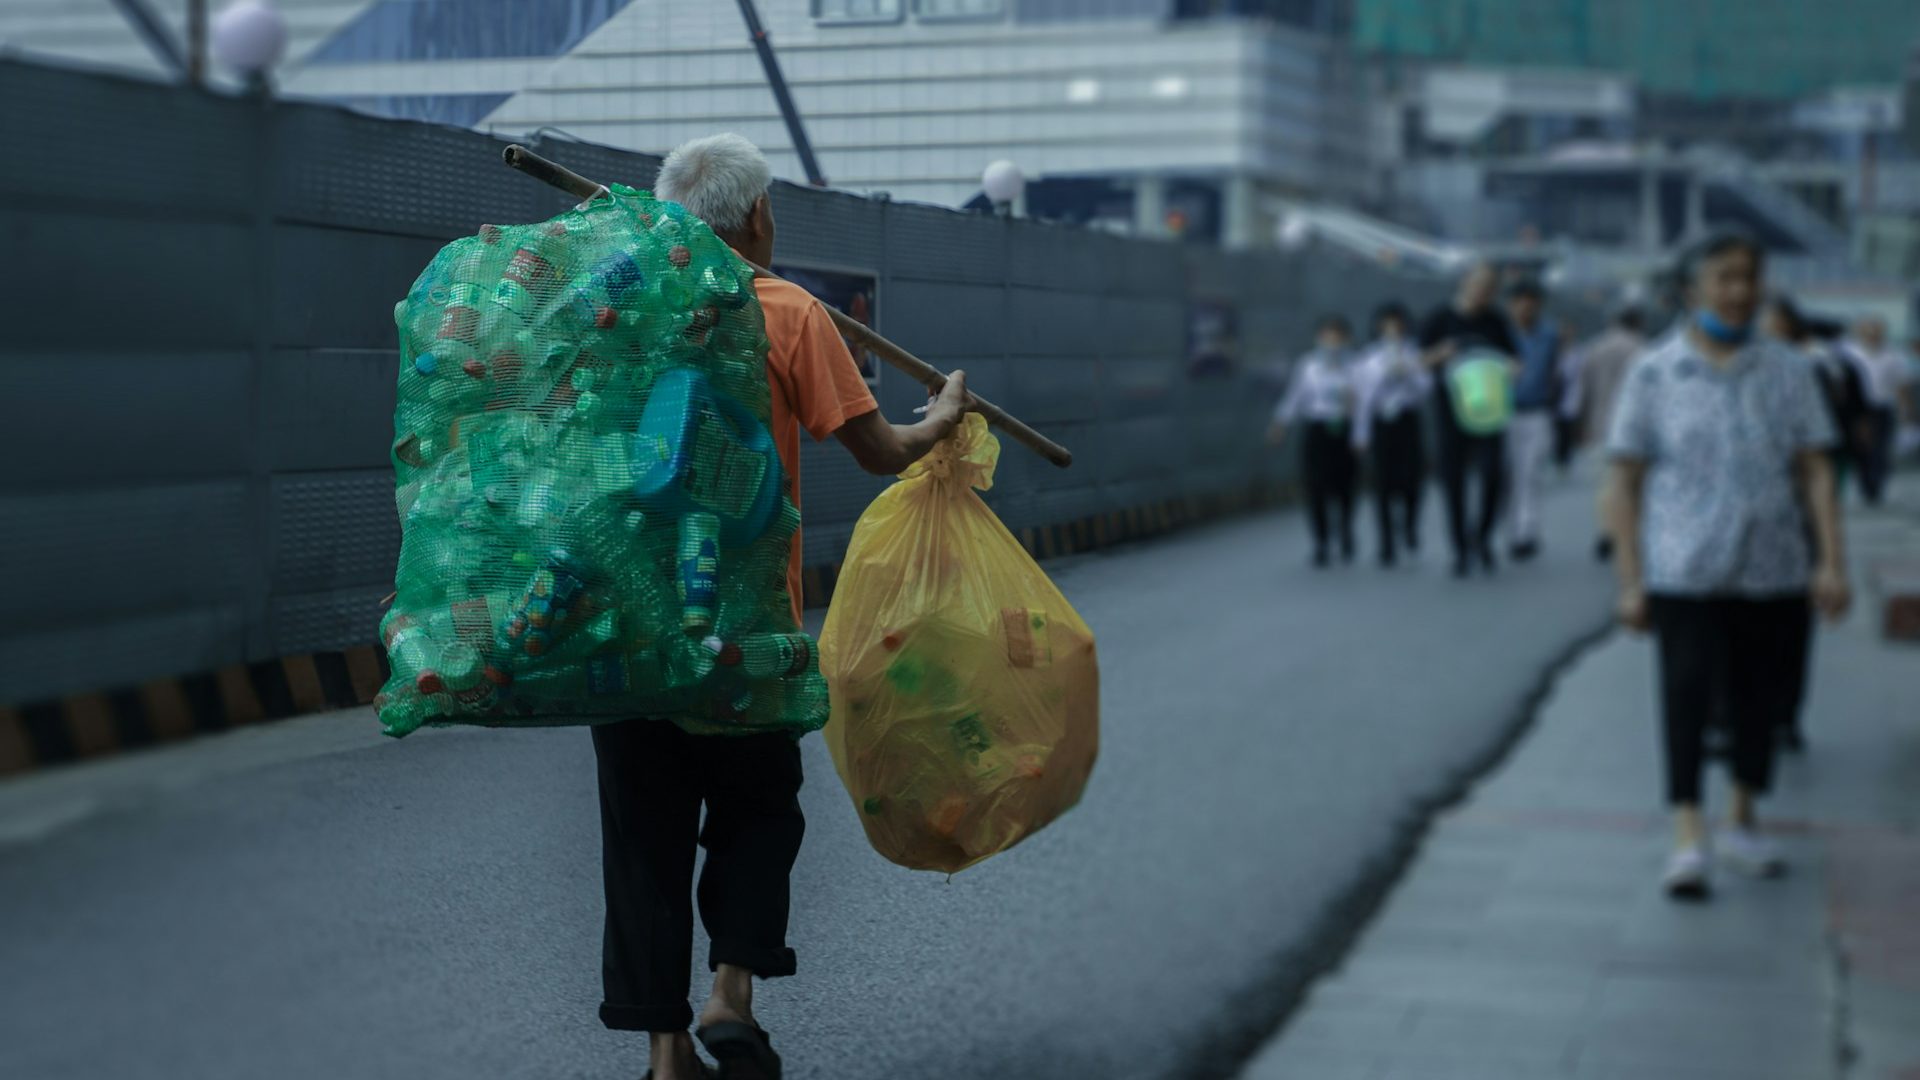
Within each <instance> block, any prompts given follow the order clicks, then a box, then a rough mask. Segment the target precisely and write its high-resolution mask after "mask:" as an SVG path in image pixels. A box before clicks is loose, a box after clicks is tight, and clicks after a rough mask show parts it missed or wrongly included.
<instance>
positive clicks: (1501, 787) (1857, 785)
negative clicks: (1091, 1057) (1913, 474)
mask: <svg viewBox="0 0 1920 1080" xmlns="http://www.w3.org/2000/svg"><path fill="white" fill-rule="evenodd" d="M1916 489H1920V484H1916V483H1915V482H1914V481H1913V480H1912V478H1910V477H1909V478H1908V479H1907V482H1906V485H1905V490H1904V491H1903V492H1901V493H1900V494H1901V495H1902V496H1903V497H1904V501H1903V505H1901V506H1898V507H1895V508H1892V509H1889V510H1884V511H1880V512H1876V513H1855V514H1853V515H1852V518H1851V520H1850V522H1849V526H1850V533H1849V537H1850V542H1851V544H1852V546H1853V552H1854V565H1855V570H1856V574H1855V576H1856V582H1857V583H1858V584H1859V585H1860V593H1859V604H1858V607H1857V608H1856V611H1855V613H1854V614H1853V615H1852V616H1851V617H1850V618H1849V619H1848V620H1847V621H1846V622H1845V623H1844V624H1842V625H1840V626H1838V627H1834V628H1830V629H1825V630H1823V631H1822V633H1821V635H1820V644H1819V656H1818V659H1817V661H1816V665H1815V673H1814V684H1813V689H1812V695H1811V700H1810V703H1809V708H1808V713H1807V718H1806V726H1807V730H1808V737H1809V740H1810V742H1811V750H1810V752H1809V753H1808V754H1807V755H1806V756H1805V757H1803V758H1793V757H1787V758H1783V761H1782V768H1781V770H1780V773H1781V774H1780V782H1779V784H1778V788H1777V791H1776V794H1775V795H1774V797H1773V798H1771V799H1770V800H1768V802H1767V803H1766V804H1765V805H1764V806H1763V809H1762V813H1763V814H1764V815H1768V818H1767V820H1770V821H1771V822H1772V823H1773V825H1774V826H1775V827H1776V828H1777V829H1778V830H1779V832H1780V834H1781V835H1782V838H1783V843H1784V845H1785V847H1786V849H1787V853H1788V855H1789V857H1790V858H1791V859H1792V861H1793V873H1792V874H1791V875H1790V876H1789V877H1787V878H1786V879H1784V880H1780V881H1752V880H1746V879H1742V878H1738V877H1736V876H1734V875H1731V874H1728V873H1724V872H1723V873H1719V874H1716V877H1715V885H1716V887H1717V888H1716V892H1715V896H1714V899H1713V900H1712V902H1710V903H1708V904H1704V905H1682V904H1676V903H1674V902H1672V901H1669V900H1668V899H1666V898H1665V896H1664V895H1663V894H1662V893H1661V891H1660V889H1659V887H1658V877H1659V874H1660V871H1661V867H1662V863H1663V861H1664V857H1665V855H1666V853H1667V850H1668V844H1669V842H1670V840H1669V838H1670V829H1669V826H1668V823H1667V820H1666V817H1665V815H1664V814H1663V813H1662V812H1661V806H1660V802H1661V786H1660V771H1659V770H1660V767H1661V765H1660V756H1659V746H1658V741H1657V721H1656V716H1657V714H1656V712H1655V711H1654V693H1653V677H1654V676H1653V656H1652V649H1651V647H1650V645H1649V644H1648V643H1647V642H1646V641H1645V640H1644V639H1639V638H1633V637H1628V636H1625V635H1616V636H1614V637H1611V638H1609V639H1608V640H1607V641H1606V642H1605V643H1603V644H1601V645H1599V646H1597V647H1596V648H1594V649H1593V650H1591V651H1589V652H1588V653H1587V654H1586V655H1585V656H1583V657H1582V658H1581V659H1580V660H1579V661H1577V662H1576V663H1575V664H1574V665H1573V666H1572V667H1571V668H1570V669H1569V670H1568V671H1567V672H1565V673H1564V674H1563V676H1562V677H1561V679H1560V680H1559V681H1558V683H1557V685H1556V687H1555V690H1554V692H1553V693H1552V695H1551V696H1550V697H1549V698H1548V699H1547V701H1546V702H1545V703H1544V704H1543V706H1542V712H1541V714H1540V716H1539V719H1538V725H1537V727H1536V728H1535V729H1534V730H1533V732H1532V733H1530V734H1529V735H1528V736H1527V738H1526V739H1525V741H1524V742H1523V743H1522V744H1521V745H1520V747H1519V748H1518V749H1517V750H1516V751H1515V753H1514V754H1513V756H1512V757H1511V758H1509V759H1508V760H1507V761H1506V762H1505V763H1503V764H1502V765H1501V766H1500V767H1499V768H1498V769H1497V770H1495V772H1494V773H1493V774H1492V775H1490V776H1489V777H1488V778H1487V779H1486V780H1485V781H1484V782H1483V783H1482V784H1481V785H1480V786H1479V787H1478V788H1476V789H1475V791H1474V792H1473V793H1472V795H1471V796H1470V797H1469V798H1468V799H1467V801H1466V802H1465V803H1463V804H1462V805H1461V806H1459V807H1457V808H1455V809H1454V810H1452V811H1450V812H1448V813H1447V814H1445V815H1443V816H1442V817H1441V818H1440V819H1438V820H1437V821H1436V822H1435V823H1434V827H1433V830H1432V832H1431V833H1430V834H1429V835H1428V837H1427V839H1426V841H1425V843H1424V845H1423V847H1422V849H1421V852H1420V854H1419V856H1418V857H1417V859H1416V861H1415V863H1414V864H1413V865H1412V866H1411V867H1410V868H1409V870H1408V873H1407V875H1406V876H1405V877H1404V878H1403V879H1402V880H1401V882H1400V883H1399V884H1398V886H1397V887H1396V888H1395V890H1394V892H1393V894H1392V895H1391V897H1390V899H1389V900H1388V901H1387V903H1386V904H1385V905H1384V906H1383V908H1382V909H1381V911H1380V912H1379V913H1377V915H1376V916H1375V917H1374V920H1373V922H1372V923H1371V924H1370V926H1369V927H1368V928H1367V930H1366V931H1365V932H1364V933H1363V935H1362V936H1361V937H1360V939H1359V940H1358V941H1357V943H1356V944H1355V946H1354V948H1353V950H1352V951H1351V952H1350V953H1349V954H1348V956H1347V958H1346V960H1345V962H1344V963H1343V965H1342V966H1341V967H1340V968H1339V969H1338V970H1336V971H1335V972H1333V973H1331V974H1329V975H1328V976H1326V977H1325V978H1323V979H1322V980H1321V982H1320V983H1319V984H1318V985H1316V987H1315V988H1314V989H1313V991H1312V992H1311V993H1310V995H1309V997H1308V998H1307V1000H1306V1001H1304V1002H1303V1003H1302V1004H1301V1006H1300V1008H1299V1009H1298V1010H1297V1011H1296V1012H1295V1013H1294V1015H1293V1017H1292V1018H1291V1020H1290V1021H1289V1022H1288V1023H1287V1025H1286V1026H1285V1027H1284V1028H1283V1029H1282V1030H1281V1032H1280V1033H1279V1034H1278V1035H1277V1036H1276V1037H1275V1039H1274V1040H1273V1041H1272V1042H1271V1043H1269V1045H1268V1046H1267V1048H1266V1049H1265V1050H1263V1051H1262V1053H1261V1054H1260V1055H1259V1056H1258V1057H1257V1058H1255V1060H1254V1061H1253V1062H1252V1063H1251V1064H1250V1065H1249V1067H1248V1069H1247V1071H1246V1072H1245V1074H1244V1077H1245V1078H1246V1080H1348V1078H1353V1080H1362V1078H1364V1080H1400V1078H1419V1080H1445V1078H1451V1077H1459V1078H1463V1080H1464V1078H1471V1080H1501V1078H1504V1077H1515V1078H1525V1080H1541V1078H1547V1077H1581V1078H1592V1080H1600V1078H1609V1080H1612V1078H1618V1080H1629V1078H1631V1080H1669V1078H1670V1080H1721V1078H1725V1080H1773V1078H1778V1080H1825V1078H1838V1077H1846V1078H1857V1080H1916V1078H1920V647H1916V646H1914V645H1911V644H1908V645H1901V644H1897V643H1889V642H1885V641H1883V640H1881V639H1880V638H1879V634H1878V631H1879V626H1880V597H1879V596H1878V595H1877V594H1876V591H1875V590H1874V588H1873V587H1872V585H1871V569H1872V567H1873V565H1874V564H1876V563H1878V562H1884V561H1887V560H1889V559H1892V558H1896V557H1898V556H1901V555H1906V556H1908V557H1911V556H1912V555H1913V554H1915V553H1920V499H1916V498H1915V496H1916V495H1920V490H1916ZM1724 784H1725V779H1724V775H1723V773H1722V772H1721V770H1718V769H1716V770H1715V776H1714V785H1715V786H1714V787H1713V788H1712V789H1710V790H1711V792H1712V793H1711V794H1710V795H1709V799H1710V800H1711V801H1712V802H1713V803H1714V806H1715V809H1716V811H1718V810H1720V809H1721V808H1724V806H1725V787H1724Z"/></svg>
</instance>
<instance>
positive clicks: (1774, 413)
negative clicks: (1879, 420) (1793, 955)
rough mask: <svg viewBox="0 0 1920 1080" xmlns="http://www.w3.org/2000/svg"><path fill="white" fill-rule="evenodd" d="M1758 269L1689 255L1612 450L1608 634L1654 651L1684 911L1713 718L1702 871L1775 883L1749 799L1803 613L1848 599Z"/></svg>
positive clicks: (1787, 358) (1669, 877)
mask: <svg viewBox="0 0 1920 1080" xmlns="http://www.w3.org/2000/svg"><path fill="white" fill-rule="evenodd" d="M1762 263H1763V256H1762V253H1761V251H1760V248H1759V247H1758V246H1757V245H1756V244H1755V243H1754V242H1753V241H1751V240H1748V239H1745V238H1743V237H1739V236H1723V237H1717V238H1714V239H1711V240H1708V241H1707V242H1706V243H1704V244H1702V245H1701V246H1700V247H1699V248H1698V249H1696V251H1695V252H1694V253H1693V254H1692V255H1691V256H1690V258H1689V259H1688V263H1687V266H1686V268H1685V269H1684V271H1683V276H1684V279H1685V280H1686V281H1687V282H1688V283H1689V289H1690V295H1689V301H1690V303H1691V305H1692V314H1691V315H1690V317H1689V318H1688V319H1687V320H1686V321H1685V322H1684V323H1683V324H1682V326H1681V328H1680V329H1678V330H1675V331H1674V332H1673V333H1672V334H1670V335H1669V336H1667V337H1666V338H1664V339H1663V340H1661V341H1659V342H1656V343H1655V344H1654V345H1653V347H1652V348H1650V349H1649V350H1648V351H1647V352H1646V354H1645V355H1644V356H1643V357H1642V358H1641V359H1640V360H1639V361H1638V362H1637V363H1636V364H1635V365H1634V366H1633V368H1632V369H1631V370H1630V371H1629V372H1628V374H1627V377H1626V382H1625V384H1624V385H1623V386H1622V387H1621V391H1620V398H1619V401H1618V403H1617V405H1616V408H1615V413H1614V418H1613V433H1612V436H1611V438H1610V439H1609V440H1608V452H1609V454H1610V455H1611V457H1612V459H1613V460H1612V465H1611V467H1610V472H1609V474H1608V478H1607V494H1606V497H1605V499H1604V505H1605V506H1606V509H1607V524H1608V526H1609V528H1610V529H1611V531H1612V533H1613V540H1614V546H1615V549H1616V557H1615V559H1614V566H1615V569H1616V571H1617V572H1618V574H1619V577H1620V618H1621V621H1623V622H1624V623H1625V624H1626V625H1627V626H1629V627H1631V628H1633V629H1645V628H1647V627H1648V626H1651V627H1652V629H1653V631H1654V635H1655V638H1656V640H1657V643H1658V647H1659V666H1660V690H1661V703H1662V711H1663V713H1664V714H1665V732H1666V761H1667V799H1668V802H1669V803H1670V805H1671V806H1672V807H1673V809H1674V811H1675V824H1676V831H1677V833H1678V843H1677V845H1676V847H1675V850H1674V852H1673V855H1672V858H1671V859H1670V860H1669V861H1668V864H1667V869H1666V876H1665V879H1664V882H1665V886H1666V889H1667V892H1668V893H1669V894H1670V895H1672V896H1674V897H1675V898H1679V899H1701V898H1704V897H1705V896H1706V895H1707V894H1708V889H1709V874H1708V862H1707V855H1708V848H1707V838H1706V830H1705V827H1704V825H1703V823H1702V817H1701V809H1700V808H1701V792H1700V787H1701V785H1700V779H1701V777H1700V774H1701V772H1702V768H1703V765H1702V758H1703V754H1702V743H1703V741H1704V735H1705V731H1706V726H1707V722H1708V719H1709V717H1711V716H1713V715H1714V714H1715V713H1716V712H1718V713H1720V714H1722V715H1724V716H1726V717H1727V718H1728V719H1729V720H1730V722H1731V724H1732V726H1733V753H1732V759H1731V764H1732V768H1733V780H1734V789H1733V806H1732V812H1731V815H1730V817H1731V822H1730V826H1731V827H1730V828H1729V829H1728V831H1727V832H1726V833H1725V834H1724V835H1723V836H1722V837H1721V838H1720V839H1719V841H1718V842H1717V843H1716V844H1715V845H1714V854H1715V855H1716V856H1718V857H1719V858H1720V859H1721V860H1722V861H1723V862H1725V863H1727V864H1729V865H1731V866H1733V867H1735V868H1736V869H1741V870H1745V871H1747V872H1750V873H1753V874H1756V875H1759V876H1772V875H1774V874H1777V873H1779V872H1780V871H1781V869H1782V868H1783V865H1784V864H1783V863H1782V861H1781V857H1780V855H1779V853H1778V852H1777V851H1776V850H1775V849H1774V847H1773V845H1772V844H1771V842H1769V841H1768V840H1767V839H1766V838H1765V837H1764V836H1763V835H1762V834H1761V833H1760V832H1759V828H1758V823H1757V821H1756V818H1755V813H1754V800H1755V799H1756V798H1757V797H1758V796H1759V795H1761V794H1763V793H1765V792H1766V790H1767V787H1768V784H1769V782H1770V780H1771V778H1772V773H1773V754H1774V741H1773V740H1774V732H1775V730H1776V729H1778V728H1781V727H1784V726H1786V725H1787V724H1789V723H1790V722H1791V721H1792V718H1793V712H1794V709H1795V707H1796V704H1797V703H1796V700H1795V698H1796V692H1795V679H1796V677H1797V674H1798V673H1799V671H1800V664H1801V663H1802V659H1803V657H1802V652H1803V648H1802V646H1803V643H1804V640H1805V635H1806V631H1807V623H1808V618H1809V616H1808V610H1807V609H1808V603H1809V601H1811V602H1812V604H1813V606H1815V607H1817V608H1818V609H1819V610H1820V611H1821V612H1822V613H1823V614H1826V615H1827V616H1829V617H1838V616H1839V615H1841V614H1843V613H1844V612H1845V611H1846V609H1847V606H1848V603H1849V599H1850V594H1849V592H1848V586H1847V573H1846V565H1845V556H1844V554H1843V552H1842V549H1841V539H1840V520H1839V511H1838V509H1837V506H1836V502H1835V498H1834V472H1833V466H1832V464H1831V462H1830V461H1829V459H1828V457H1827V454H1826V452H1825V451H1826V450H1827V448H1828V447H1829V446H1831V445H1832V444H1833V441H1834V428H1833V422H1832V420H1831V419H1830V418H1829V417H1828V415H1827V412H1826V410H1825V408H1823V406H1822V401H1821V396H1820V389H1819V387H1818V385H1816V383H1815V382H1814V375H1813V369H1812V367H1811V366H1810V365H1809V364H1808V363H1807V362H1806V360H1805V359H1803V358H1802V357H1799V356H1797V355H1795V354H1794V353H1793V352H1792V351H1790V350H1788V349H1787V348H1785V347H1784V346H1782V345H1780V344H1778V343H1776V342H1771V341H1767V340H1764V339H1761V338H1756V337H1755V335H1754V322H1755V317H1756V315H1757V313H1758V311H1759V307H1760V298H1761V292H1760V278H1761V268H1762ZM1809 537H1811V538H1812V539H1811V547H1812V550H1811V551H1810V550H1809V546H1810V545H1809ZM1816 556H1817V557H1816Z"/></svg>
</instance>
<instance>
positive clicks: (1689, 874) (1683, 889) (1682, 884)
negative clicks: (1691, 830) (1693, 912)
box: [1660, 844, 1712, 900]
mask: <svg viewBox="0 0 1920 1080" xmlns="http://www.w3.org/2000/svg"><path fill="white" fill-rule="evenodd" d="M1660 884H1661V885H1662V886H1663V887H1664V888H1665V889H1666V890H1667V895H1668V896H1671V897H1673V898H1674V899H1675V900H1705V899H1706V898H1707V894H1708V893H1710V892H1712V886H1711V885H1709V883H1708V881H1707V853H1706V851H1704V850H1703V849H1702V848H1701V847H1700V846H1699V845H1698V844H1689V845H1687V846H1686V847H1683V848H1679V849H1677V850H1675V851H1674V853H1673V854H1672V855H1671V856H1669V857H1668V858H1667V872H1666V873H1665V874H1664V875H1662V876H1661V878H1660Z"/></svg>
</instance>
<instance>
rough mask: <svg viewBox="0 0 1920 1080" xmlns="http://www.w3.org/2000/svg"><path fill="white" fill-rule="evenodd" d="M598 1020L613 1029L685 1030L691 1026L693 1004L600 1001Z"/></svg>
mask: <svg viewBox="0 0 1920 1080" xmlns="http://www.w3.org/2000/svg"><path fill="white" fill-rule="evenodd" d="M600 1022H601V1023H603V1024H605V1025H607V1026H608V1027H609V1028H612V1029H613V1030H615V1031H648V1032H653V1031H685V1030H687V1029H688V1028H690V1027H692V1026H693V1006H691V1005H689V1004H687V1003H686V1002H684V1001H682V1002H680V1003H679V1004H677V1005H615V1004H614V1003H612V1002H610V1001H603V1002H601V1003H600Z"/></svg>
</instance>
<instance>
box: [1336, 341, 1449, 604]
mask: <svg viewBox="0 0 1920 1080" xmlns="http://www.w3.org/2000/svg"><path fill="white" fill-rule="evenodd" d="M1373 333H1374V341H1373V344H1372V345H1371V346H1369V347H1368V349H1367V351H1366V353H1365V354H1364V355H1363V356H1362V357H1361V358H1360V361H1359V363H1358V364H1357V366H1356V367H1355V370H1354V381H1355V388H1356V393H1357V395H1358V398H1359V401H1358V407H1357V410H1356V417H1355V420H1354V425H1353V446H1354V449H1355V450H1356V451H1358V452H1359V453H1361V454H1364V455H1368V456H1369V459H1370V462H1371V464H1372V467H1373V497H1374V505H1375V507H1376V509H1377V510H1378V514H1379V520H1380V565H1382V566H1392V565H1393V564H1394V562H1395V561H1396V559H1397V558H1398V549H1399V546H1400V544H1401V543H1405V544H1406V548H1407V550H1408V551H1409V552H1417V551H1419V550H1420V496H1421V492H1422V490H1423V489H1424V488H1425V486H1426V471H1427V462H1426V443H1425V435H1424V433H1423V432H1422V430H1421V428H1422V427H1423V423H1422V418H1421V414H1422V410H1423V409H1424V408H1425V406H1426V403H1427V398H1428V397H1429V396H1431V395H1432V393H1433V373H1432V372H1431V371H1429V370H1427V366H1426V365H1425V364H1423V363H1421V362H1420V346H1419V345H1418V344H1417V343H1415V341H1414V340H1413V313H1412V312H1410V311H1408V310H1407V309H1406V307H1405V306H1404V305H1402V304H1399V303H1391V304H1386V305H1384V306H1382V307H1381V308H1380V310H1379V311H1378V312H1376V313H1375V314H1374V316H1373Z"/></svg>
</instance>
